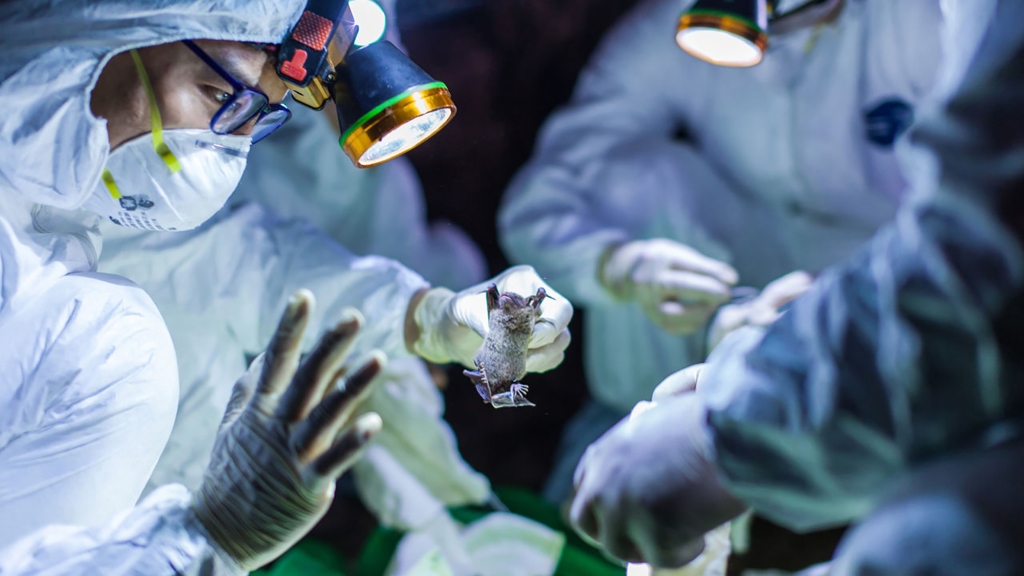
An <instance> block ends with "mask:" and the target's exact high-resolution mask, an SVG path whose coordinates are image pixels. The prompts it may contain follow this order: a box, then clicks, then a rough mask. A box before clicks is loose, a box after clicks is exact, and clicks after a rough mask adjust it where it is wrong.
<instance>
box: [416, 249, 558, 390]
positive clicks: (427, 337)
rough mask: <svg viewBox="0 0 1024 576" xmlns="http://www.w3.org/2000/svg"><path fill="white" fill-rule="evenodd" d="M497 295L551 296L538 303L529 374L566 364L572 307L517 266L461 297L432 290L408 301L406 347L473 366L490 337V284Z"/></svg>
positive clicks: (433, 358)
mask: <svg viewBox="0 0 1024 576" xmlns="http://www.w3.org/2000/svg"><path fill="white" fill-rule="evenodd" d="M491 283H494V284H496V285H497V286H498V291H499V292H515V293H517V294H519V295H521V296H532V295H533V294H536V293H537V289H538V288H544V290H545V291H546V292H547V294H548V296H549V297H548V298H545V299H544V301H543V302H541V305H540V312H541V315H540V318H538V319H537V323H536V324H535V325H534V327H533V337H532V338H531V339H530V343H529V352H528V354H527V357H526V370H527V371H528V372H546V371H548V370H551V369H552V368H554V367H555V366H558V365H559V364H561V363H562V359H563V358H564V357H565V349H566V348H567V347H568V346H569V340H570V338H569V328H568V326H569V321H570V320H572V304H570V303H569V301H568V300H566V299H565V297H563V296H562V295H561V294H559V293H557V292H555V291H554V290H552V289H551V287H550V286H548V285H547V284H546V283H545V282H544V281H543V280H541V278H540V276H538V275H537V272H536V271H535V270H534V269H533V268H532V267H530V266H515V267H512V268H509V269H508V270H505V271H504V272H502V273H501V274H498V275H497V276H495V277H494V278H493V279H491V280H487V281H485V282H481V283H480V284H477V285H476V286H473V287H471V288H467V289H465V290H463V291H462V292H459V293H458V294H456V293H454V292H452V291H451V290H448V289H447V288H433V289H431V290H429V291H427V292H426V293H424V294H423V295H422V296H421V297H419V298H418V299H416V298H414V299H413V302H411V303H410V305H409V307H410V314H409V315H408V317H411V319H412V322H406V343H407V345H408V347H409V349H410V350H412V351H413V352H414V353H416V354H417V355H419V356H421V357H423V358H425V359H427V360H429V361H431V362H437V363H447V362H458V363H460V364H462V365H463V366H466V367H469V368H472V367H473V366H474V364H473V357H474V356H475V355H476V352H477V350H478V349H479V348H480V345H481V344H482V343H483V338H484V335H486V334H487V331H488V326H487V296H486V294H485V292H486V290H487V286H488V285H490V284H491Z"/></svg>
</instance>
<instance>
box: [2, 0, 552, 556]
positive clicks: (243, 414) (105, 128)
mask: <svg viewBox="0 0 1024 576" xmlns="http://www.w3.org/2000/svg"><path fill="white" fill-rule="evenodd" d="M301 11H302V3H301V2H297V1H293V2H288V3H283V2H260V1H258V0H250V1H235V2H216V1H212V0H206V1H198V0H192V1H185V0H179V1H177V2H165V3H162V4H161V5H160V6H159V9H154V8H153V6H151V5H149V4H148V3H142V2H137V3H134V4H133V3H132V2H127V1H126V2H120V3H117V4H116V5H110V6H107V5H102V6H97V5H95V4H93V3H88V2H76V1H70V0H69V1H66V2H58V3H47V4H36V3H32V2H24V3H5V4H2V5H0V47H2V48H3V49H4V50H5V58H4V59H3V61H2V63H0V105H2V106H3V107H4V110H5V114H4V115H3V116H2V117H0V149H2V152H3V154H2V155H0V156H2V160H0V188H2V192H3V193H2V194H0V273H2V278H0V286H2V291H0V341H2V342H3V344H4V345H3V347H2V348H0V368H2V370H0V373H2V374H3V376H0V396H2V398H3V402H2V404H0V406H3V408H2V410H0V486H2V488H0V518H3V519H4V521H3V522H2V523H0V546H7V547H6V548H3V549H2V550H0V573H3V574H5V575H7V574H37V573H44V572H45V573H67V574H81V573H103V574H117V573H145V574H172V573H239V572H243V571H245V570H247V569H251V568H254V567H257V566H259V565H261V564H264V563H265V562H267V561H269V560H271V559H273V558H274V557H276V556H277V555H279V554H280V553H282V552H283V551H284V550H285V549H286V548H287V547H288V546H289V545H290V544H291V543H293V542H294V541H295V540H297V539H298V538H299V537H301V536H302V535H303V534H304V533H305V532H306V531H308V529H309V528H310V527H311V526H312V525H313V524H314V523H315V522H316V520H317V519H318V518H319V517H320V516H322V514H323V513H324V512H325V511H326V509H327V505H328V504H329V502H330V499H331V495H332V493H333V479H334V478H336V477H337V476H338V475H339V474H341V472H342V471H344V470H345V469H347V468H348V467H350V466H351V464H352V462H353V460H354V459H355V458H356V457H357V456H358V454H359V453H360V452H361V449H362V448H363V447H365V446H366V443H367V441H368V440H369V439H370V438H371V437H372V436H373V435H374V434H375V433H376V431H378V430H379V429H380V427H381V422H380V417H379V416H377V415H376V414H366V415H363V416H360V417H358V418H356V417H354V416H353V412H354V411H355V409H356V408H357V407H358V405H359V404H360V402H361V401H362V400H363V399H364V398H365V396H366V394H367V392H368V391H369V387H368V383H369V382H370V381H371V380H373V377H374V376H375V374H376V373H377V372H378V371H379V369H380V365H381V364H382V362H383V359H382V358H380V354H379V353H374V354H371V359H370V360H369V361H368V362H367V363H366V364H364V366H363V368H360V369H358V370H352V369H349V370H348V371H347V373H348V374H350V376H349V377H348V378H347V379H346V383H345V385H344V387H342V388H340V389H337V390H334V391H330V392H329V393H328V391H329V390H331V388H330V386H331V385H332V383H333V382H334V381H335V380H337V378H338V377H339V376H340V375H341V374H342V372H341V365H342V362H343V360H344V358H345V355H346V352H347V350H348V348H349V347H350V345H351V343H352V337H353V333H354V332H355V330H356V329H357V328H358V327H359V326H360V324H365V326H366V329H365V330H363V334H362V336H361V341H363V344H364V345H366V346H367V347H369V346H377V347H379V348H385V349H389V350H395V351H397V352H399V353H401V352H402V351H405V350H406V349H407V350H408V351H406V352H405V354H409V353H410V352H412V353H415V354H417V355H420V356H422V357H425V358H428V359H430V360H432V361H435V362H450V361H458V362H461V363H463V364H466V365H469V364H471V362H472V357H473V355H474V353H475V349H476V348H478V347H479V345H480V343H481V342H482V336H481V334H482V333H485V332H486V324H487V321H486V316H487V313H486V302H485V299H484V295H483V294H482V292H481V290H482V288H479V287H477V288H473V289H470V290H467V291H463V292H460V293H457V294H456V293H453V292H452V291H450V290H447V289H444V288H434V289H430V288H429V286H428V285H427V284H426V283H425V282H424V281H423V280H422V279H420V278H419V277H418V276H417V275H415V274H414V273H412V272H410V271H409V270H407V269H405V268H404V267H402V266H401V265H399V264H398V263H395V262H393V261H389V260H386V259H382V258H365V259H353V258H351V257H350V255H348V254H347V253H345V252H343V251H340V250H339V249H337V248H336V246H335V245H333V244H332V243H331V242H330V241H329V240H327V239H326V238H322V239H321V240H319V241H315V242H314V241H309V242H308V243H306V244H303V243H301V242H298V243H297V244H298V245H300V246H302V247H309V248H310V249H311V250H312V249H320V250H322V253H321V254H322V255H323V256H324V258H326V259H331V258H334V259H337V260H343V261H344V262H346V263H347V264H348V265H350V266H351V267H352V268H353V269H354V270H358V271H359V274H357V275H354V276H353V278H352V279H351V280H350V281H351V282H352V283H357V284H358V283H360V282H362V283H363V284H362V285H363V286H365V287H366V288H365V290H364V292H363V294H364V295H365V296H366V297H367V299H371V300H372V301H374V302H380V301H386V302H388V303H390V305H384V306H380V307H375V306H368V307H367V310H368V313H367V315H366V317H367V320H366V321H361V320H360V319H359V316H358V314H357V313H355V312H352V313H345V312H342V311H341V309H340V306H339V305H338V303H337V302H328V303H327V306H326V310H325V311H324V312H323V313H320V314H316V315H313V314H312V296H311V295H310V294H309V293H308V292H305V291H299V292H298V293H297V295H296V296H292V297H289V295H284V296H282V297H281V299H280V301H279V302H277V306H276V308H275V307H274V306H272V305H267V306H263V307H261V308H260V309H259V310H255V311H253V310H248V309H246V310H238V311H237V318H238V319H239V322H238V323H237V324H235V325H233V328H234V329H235V330H237V331H238V332H239V333H240V334H241V333H243V332H244V333H245V334H246V335H240V336H239V337H240V338H244V337H253V338H259V339H260V340H261V341H262V342H263V343H266V342H267V341H269V340H270V339H271V336H272V335H273V334H274V333H275V331H274V317H275V316H276V315H277V314H278V313H279V312H280V311H281V310H285V315H284V318H283V319H282V321H281V323H280V324H279V326H278V329H277V332H276V336H275V337H274V339H273V341H272V342H271V344H270V353H269V354H268V356H267V357H266V360H265V361H260V362H257V363H255V364H254V365H253V366H252V367H251V369H250V371H249V373H248V374H247V375H246V376H245V377H243V378H242V379H241V380H239V384H238V385H236V389H235V393H233V395H232V402H231V403H230V404H229V410H228V412H227V415H226V416H225V417H224V419H223V422H222V425H221V429H220V431H219V432H218V437H217V441H216V443H215V445H214V449H213V456H212V457H211V461H210V466H209V468H208V469H207V471H206V473H205V476H204V479H203V481H202V485H201V487H200V488H199V490H198V491H197V492H196V494H195V495H192V494H190V493H189V492H188V491H187V490H186V489H184V488H183V487H181V486H175V485H171V486H165V487H163V488H161V489H160V490H157V491H156V492H154V493H153V494H151V495H150V496H149V497H148V498H147V499H146V500H145V501H144V502H143V503H141V504H138V505H136V499H137V498H138V495H139V493H140V492H141V491H142V489H143V486H144V484H145V482H146V479H147V477H148V476H149V474H150V471H151V470H152V468H153V465H154V464H155V462H156V460H157V457H158V455H159V454H160V452H161V450H162V449H163V445H164V442H165V441H166V439H167V435H168V433H169V432H170V429H171V425H172V422H173V417H174V406H175V403H176V399H177V386H178V383H177V382H176V379H177V371H176V366H175V364H176V362H175V355H174V350H173V347H172V344H171V341H170V338H169V336H168V333H167V327H166V325H165V324H164V322H163V320H162V319H161V318H160V316H159V314H158V313H157V311H156V309H155V307H154V305H153V303H152V301H151V300H150V299H149V298H148V297H147V296H146V295H145V294H144V293H143V292H142V291H141V290H140V289H139V288H138V287H136V286H135V285H133V284H131V283H130V282H128V281H126V280H124V279H122V278H119V277H117V276H111V275H107V274H98V273H96V272H95V269H96V261H97V259H98V257H99V255H100V234H99V232H98V220H99V219H100V217H103V218H108V219H112V220H117V221H118V222H120V223H122V224H125V225H136V226H150V227H160V228H165V229H177V230H188V229H191V228H194V227H196V226H198V225H200V224H201V223H202V222H203V221H205V220H206V219H208V218H209V217H210V216H211V215H212V214H214V213H215V212H216V211H217V210H218V209H219V208H220V207H221V206H222V205H223V203H224V201H225V200H226V198H227V197H228V195H229V194H230V192H231V191H232V190H233V188H234V186H235V185H236V184H237V181H238V178H239V176H240V175H241V172H242V169H243V168H244V165H245V156H246V154H247V152H248V150H249V148H250V145H251V141H252V140H254V139H256V138H257V135H256V134H255V133H254V131H257V130H259V131H261V134H265V132H266V129H267V128H268V126H269V125H268V124H267V123H265V122H264V120H266V119H268V118H272V117H273V113H274V112H275V111H276V110H277V104H275V102H277V101H278V100H279V99H280V97H281V96H283V92H284V90H283V86H282V85H280V82H279V81H278V80H277V78H276V76H275V75H274V73H273V67H272V66H273V64H272V62H269V61H268V60H269V59H268V57H267V54H266V53H265V52H263V51H261V50H259V49H258V48H255V47H254V46H252V45H251V44H250V43H276V42H279V41H280V40H281V39H282V38H283V37H284V35H285V33H286V32H287V31H288V30H289V29H290V27H291V26H292V25H294V23H295V22H296V21H297V20H298V17H299V15H300V13H301ZM187 39H196V40H197V41H196V42H185V41H183V40H187ZM201 39H216V40H201ZM229 77H230V78H231V79H233V80H234V82H229V81H228V78H229ZM237 84H242V85H243V88H236V85H237ZM246 86H248V87H246ZM239 90H243V91H242V92H239ZM240 94H242V95H247V96H246V97H253V98H255V96H253V95H254V94H256V95H258V96H259V98H263V99H264V102H266V104H265V105H263V106H260V107H254V108H245V109H241V110H242V111H245V112H246V115H244V116H243V115H239V114H235V112H238V111H239V108H238V107H234V106H233V103H234V102H235V99H236V98H238V97H239V95H240ZM265 94H269V95H270V96H269V97H268V96H265ZM254 101H258V100H254ZM229 111H230V112H231V113H230V114H229V113H228V112H229ZM214 118H220V120H227V122H226V124H219V123H215V122H213V119H214ZM270 128H271V129H272V126H271V127H270ZM214 129H218V130H220V131H221V132H225V133H223V134H221V133H219V132H218V133H215V132H214ZM131 207H134V208H139V207H142V208H143V209H144V210H142V211H141V213H142V214H148V216H146V217H141V216H139V212H135V213H132V210H131V209H130V208H131ZM267 233H268V234H270V232H267ZM312 233H313V234H314V235H316V233H315V231H314V232H312ZM184 238H186V237H183V239H184ZM314 246H315V247H316V248H314ZM220 254H221V258H220V259H218V260H217V261H216V268H215V269H212V270H208V273H209V274H211V275H218V274H219V275H222V276H229V275H230V271H231V270H232V267H233V266H235V265H237V262H235V261H234V260H233V259H232V258H233V256H234V255H232V254H225V253H220ZM254 256H255V257H257V258H258V257H265V258H266V259H267V261H268V262H274V261H275V260H274V255H273V254H271V253H262V254H257V255H254ZM285 256H288V255H287V254H286V255H285ZM282 261H283V260H276V262H279V263H280V262H282ZM284 261H285V264H284V266H283V267H282V268H281V269H280V270H281V272H280V274H278V275H267V276H263V277H261V278H260V281H261V282H278V283H281V284H285V283H288V282H295V281H301V277H299V276H298V275H296V277H291V276H289V272H290V270H289V269H288V267H287V264H286V259H284ZM325 261H326V260H325ZM245 280H246V279H245V278H239V279H238V282H240V283H242V282H244V281H245ZM310 280H311V282H312V281H313V280H315V278H314V279H310ZM494 280H495V282H496V283H497V284H498V286H499V287H500V288H501V289H504V290H514V291H526V292H529V291H535V290H536V289H537V288H538V287H545V288H548V287H546V286H545V285H544V284H543V283H542V282H541V281H540V279H539V278H538V277H537V276H536V274H535V273H534V272H533V271H532V270H531V269H528V268H525V267H520V268H517V269H512V270H509V271H507V272H505V273H504V274H502V275H500V276H499V277H497V278H495V279H494ZM226 285H227V286H228V288H227V289H226V290H225V292H224V293H221V294H216V295H213V296H212V297H218V298H221V299H222V300H220V301H219V302H220V303H222V304H223V305H224V306H225V307H227V306H230V300H229V294H228V293H229V292H230V289H231V288H232V287H235V288H241V289H244V288H245V286H244V285H242V286H239V285H238V284H235V285H231V284H226ZM298 286H301V284H298ZM298 286H297V287H298ZM571 313H572V309H571V306H570V305H569V304H568V302H567V301H566V300H565V299H564V298H561V299H560V300H558V301H552V303H551V306H549V307H546V308H542V311H541V314H542V318H541V320H540V321H539V322H538V325H537V329H536V330H535V333H534V335H533V337H532V338H531V341H530V344H529V347H530V350H529V352H528V368H529V369H531V370H535V371H536V370H545V369H549V368H551V367H553V366H555V365H557V364H558V362H560V360H561V356H562V351H563V350H564V348H565V346H566V345H567V344H568V340H569V336H568V332H567V331H566V329H565V326H566V325H567V323H568V321H569V319H570V317H571ZM331 326H334V328H330V329H327V330H324V329H322V328H321V327H331ZM307 328H308V330H307ZM321 332H323V333H324V336H323V338H322V339H321V344H320V346H319V347H318V348H316V349H315V350H313V352H311V353H310V355H309V359H308V360H307V361H305V362H304V363H303V364H302V365H301V366H299V369H298V371H296V367H297V365H298V364H299V362H298V357H299V353H300V351H303V350H310V349H311V348H312V346H311V345H312V344H313V342H312V341H311V340H312V338H311V337H309V338H303V335H304V334H309V335H310V336H312V335H314V334H318V333H321ZM247 335H252V336H247ZM396 343H397V344H396ZM402 344H404V347H403V345H402ZM257 349H258V348H257ZM236 375H237V374H236ZM293 376H294V378H293ZM250 398H251V400H250ZM321 399H322V401H321ZM318 403H319V404H318ZM313 408H316V409H315V410H314V409H313ZM346 425H347V428H346V430H347V431H346V432H345V433H343V434H339V430H341V428H342V427H345V426H346ZM57 524H61V525H62V526H57ZM72 525H73V526H72ZM33 531H35V532H33ZM18 538H21V540H18ZM15 540H17V541H16V542H15ZM12 542H14V543H13V544H12Z"/></svg>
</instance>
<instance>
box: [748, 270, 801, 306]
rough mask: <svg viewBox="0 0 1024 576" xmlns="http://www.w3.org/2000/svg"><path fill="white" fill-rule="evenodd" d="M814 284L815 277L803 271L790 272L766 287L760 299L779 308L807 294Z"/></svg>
mask: <svg viewBox="0 0 1024 576" xmlns="http://www.w3.org/2000/svg"><path fill="white" fill-rule="evenodd" d="M813 283H814V276H811V275H810V274H808V273H807V272H804V271H803V270H797V271H795V272H790V273H789V274H786V275H785V276H783V277H781V278H779V279H777V280H773V281H772V282H771V283H770V284H768V285H767V286H765V287H764V290H762V291H761V294H760V295H759V296H758V299H761V300H764V301H765V302H766V303H767V304H769V305H771V306H774V307H776V308H778V307H779V306H782V305H783V304H786V303H787V302H789V301H791V300H793V299H794V298H796V297H797V296H800V295H801V294H803V293H804V292H806V291H807V289H808V288H810V287H811V284H813Z"/></svg>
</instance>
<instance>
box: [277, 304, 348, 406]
mask: <svg viewBox="0 0 1024 576" xmlns="http://www.w3.org/2000/svg"><path fill="white" fill-rule="evenodd" d="M362 323H363V317H362V315H361V314H359V312H357V311H355V310H349V311H347V313H346V315H345V318H344V319H343V320H342V321H341V322H339V323H338V325H337V326H335V327H334V329H332V330H328V331H327V332H325V333H324V335H323V336H321V337H320V341H319V342H318V343H317V345H316V347H315V348H314V349H313V351H312V352H310V353H309V356H307V357H306V359H305V360H304V361H303V362H302V365H301V366H300V367H299V369H298V371H297V372H296V373H295V377H294V378H293V380H292V384H291V386H289V387H288V388H287V389H286V390H285V391H284V394H283V396H282V398H281V403H280V404H278V407H277V412H276V414H277V417H278V418H281V419H283V420H284V421H285V422H297V421H299V420H303V419H304V418H305V417H306V416H307V415H308V414H309V411H310V410H312V409H313V406H316V404H317V403H318V402H319V401H320V400H321V399H322V398H323V397H324V391H325V390H327V389H328V387H329V386H331V385H332V384H334V382H335V380H336V376H337V372H338V370H339V369H340V368H341V366H342V363H343V362H344V361H345V356H346V355H347V354H348V351H349V348H351V347H352V343H353V342H354V341H355V338H356V334H357V333H358V332H359V328H360V327H361V326H362Z"/></svg>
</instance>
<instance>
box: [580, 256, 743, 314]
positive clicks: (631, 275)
mask: <svg viewBox="0 0 1024 576" xmlns="http://www.w3.org/2000/svg"><path fill="white" fill-rule="evenodd" d="M599 274H600V279H601V282H602V284H604V286H605V287H606V288H607V289H608V291H609V292H610V293H611V294H612V295H613V296H615V297H616V298H618V299H620V300H625V301H635V302H636V303H637V304H638V305H639V306H640V309H641V310H643V311H644V313H645V314H646V315H647V317H648V318H650V319H651V321H652V322H654V323H655V324H657V325H658V326H661V327H662V328H663V329H665V330H666V331H668V332H671V333H673V334H689V333H692V332H694V331H696V330H698V329H699V328H700V327H701V326H703V325H704V323H705V322H707V320H708V318H710V317H711V315H712V314H714V312H715V310H717V309H718V307H719V306H721V305H722V304H723V303H725V302H728V301H729V296H730V294H729V289H730V287H731V286H733V285H734V284H736V281H737V279H738V278H739V275H738V274H737V273H736V271H735V270H733V268H732V267H731V266H729V265H728V264H726V263H724V262H719V261H717V260H713V259H711V258H708V257H707V256H704V255H702V254H700V253H699V252H697V251H696V250H694V249H693V248H690V247H689V246H685V245H683V244H680V243H678V242H674V241H672V240H666V239H663V238H655V239H653V240H635V241H633V242H627V243H626V244H623V245H621V246H619V247H617V248H614V249H613V250H612V251H611V252H610V253H609V255H608V256H607V257H606V258H605V260H604V264H603V265H602V266H601V270H600V271H599Z"/></svg>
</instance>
